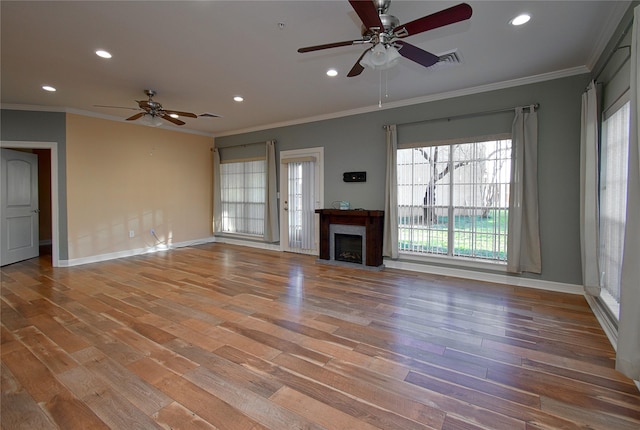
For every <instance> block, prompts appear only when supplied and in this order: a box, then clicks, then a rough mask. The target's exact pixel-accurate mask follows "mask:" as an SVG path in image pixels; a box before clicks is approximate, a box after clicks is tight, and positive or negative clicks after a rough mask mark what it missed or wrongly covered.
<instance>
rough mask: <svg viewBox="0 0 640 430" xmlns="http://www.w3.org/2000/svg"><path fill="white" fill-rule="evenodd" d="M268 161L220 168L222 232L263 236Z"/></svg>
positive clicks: (242, 163) (224, 165) (241, 162)
mask: <svg viewBox="0 0 640 430" xmlns="http://www.w3.org/2000/svg"><path fill="white" fill-rule="evenodd" d="M266 178H267V174H266V161H265V160H253V161H240V162H229V163H223V164H221V165H220V190H221V193H220V198H221V204H222V231H223V232H225V233H242V234H248V235H253V236H263V235H264V210H265V194H266V193H265V186H266Z"/></svg>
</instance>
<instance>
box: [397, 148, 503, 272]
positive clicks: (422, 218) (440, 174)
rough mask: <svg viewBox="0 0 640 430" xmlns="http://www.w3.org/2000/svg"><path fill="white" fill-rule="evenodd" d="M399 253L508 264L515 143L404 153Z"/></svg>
mask: <svg viewBox="0 0 640 430" xmlns="http://www.w3.org/2000/svg"><path fill="white" fill-rule="evenodd" d="M397 158H398V161H397V171H398V240H399V246H398V249H399V252H401V253H411V254H423V255H429V254H440V255H448V256H453V257H465V258H472V259H481V260H489V261H493V262H500V263H505V262H506V260H507V225H508V216H509V183H510V173H511V140H510V139H506V140H493V141H484V142H473V143H462V144H453V145H440V146H424V147H412V148H406V149H399V150H398V157H397Z"/></svg>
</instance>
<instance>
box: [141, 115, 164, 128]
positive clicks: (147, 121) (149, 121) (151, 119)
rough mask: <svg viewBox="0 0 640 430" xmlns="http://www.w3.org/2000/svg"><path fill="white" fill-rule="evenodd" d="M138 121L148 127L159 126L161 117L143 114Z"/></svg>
mask: <svg viewBox="0 0 640 430" xmlns="http://www.w3.org/2000/svg"><path fill="white" fill-rule="evenodd" d="M140 122H142V123H143V124H144V125H148V126H150V127H160V126H161V125H162V118H160V117H158V116H156V115H151V114H145V115H144V116H143V117H142V118H140Z"/></svg>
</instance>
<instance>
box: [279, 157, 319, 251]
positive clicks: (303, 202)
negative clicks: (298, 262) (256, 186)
mask: <svg viewBox="0 0 640 430" xmlns="http://www.w3.org/2000/svg"><path fill="white" fill-rule="evenodd" d="M323 172H324V148H309V149H302V150H295V151H281V152H280V225H281V226H282V228H281V229H280V247H281V248H282V250H283V251H287V252H296V253H300V254H312V255H318V249H319V247H318V243H319V230H318V214H316V213H315V210H316V209H320V208H322V207H323V205H324V185H323V184H324V175H323Z"/></svg>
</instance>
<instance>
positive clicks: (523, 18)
mask: <svg viewBox="0 0 640 430" xmlns="http://www.w3.org/2000/svg"><path fill="white" fill-rule="evenodd" d="M530 19H531V15H528V14H526V13H523V14H522V15H518V16H516V17H515V18H513V19H512V20H511V21H509V23H510V24H511V25H516V26H517V25H522V24H526V23H527V22H529V20H530Z"/></svg>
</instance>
